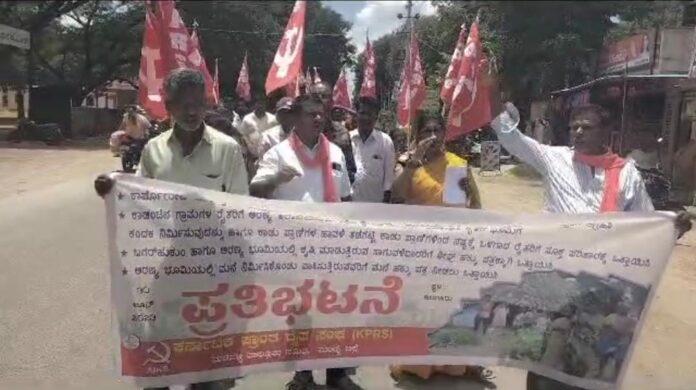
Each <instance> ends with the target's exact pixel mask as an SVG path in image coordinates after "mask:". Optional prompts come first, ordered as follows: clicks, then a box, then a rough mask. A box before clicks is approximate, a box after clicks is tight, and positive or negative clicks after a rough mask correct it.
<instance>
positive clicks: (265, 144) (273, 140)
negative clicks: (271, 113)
mask: <svg viewBox="0 0 696 390" xmlns="http://www.w3.org/2000/svg"><path fill="white" fill-rule="evenodd" d="M289 134H290V132H287V133H286V132H285V131H284V130H283V126H281V125H278V126H273V127H271V128H270V129H268V130H266V131H264V133H263V134H262V136H261V147H260V148H259V156H263V155H264V153H266V152H267V151H268V150H269V149H271V148H272V147H274V146H276V145H278V144H279V143H281V142H283V141H285V139H286V138H288V135H289Z"/></svg>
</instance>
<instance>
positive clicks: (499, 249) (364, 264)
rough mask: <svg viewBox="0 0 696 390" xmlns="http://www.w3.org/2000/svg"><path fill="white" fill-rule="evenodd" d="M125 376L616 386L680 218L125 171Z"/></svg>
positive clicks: (118, 309)
mask: <svg viewBox="0 0 696 390" xmlns="http://www.w3.org/2000/svg"><path fill="white" fill-rule="evenodd" d="M114 178H115V180H116V182H115V186H114V189H113V190H112V191H111V193H110V195H109V196H108V197H107V223H108V227H109V248H110V257H111V284H112V303H113V306H114V313H115V315H116V319H117V321H115V322H114V326H115V332H114V334H115V336H116V337H117V343H118V344H117V345H118V348H117V350H116V351H115V352H116V354H117V361H118V371H119V373H120V374H121V375H123V376H124V377H126V378H129V379H130V380H132V381H133V382H135V383H136V384H138V385H139V386H146V387H149V386H163V385H169V384H181V383H193V382H200V381H206V380H213V379H220V378H230V377H236V376H239V375H244V374H246V373H251V372H259V371H270V370H286V371H289V370H295V369H313V368H322V367H348V366H355V365H365V364H390V363H395V362H399V363H418V364H503V365H509V366H514V367H520V368H525V369H529V370H532V371H535V372H538V373H541V374H543V375H547V376H551V377H553V378H556V379H558V380H562V381H565V382H567V383H570V384H574V385H577V386H584V387H587V388H596V389H604V388H614V387H616V385H617V383H619V382H620V376H621V372H622V368H623V367H625V365H626V361H627V360H628V358H629V356H630V351H631V347H632V344H633V341H634V340H635V338H636V336H637V334H638V333H639V329H640V323H641V321H640V320H641V318H642V316H643V315H644V314H645V311H646V310H645V309H646V306H647V305H648V303H649V300H650V296H651V291H652V290H653V289H654V287H655V286H656V283H657V282H658V281H659V278H660V276H661V274H662V271H663V269H664V267H665V265H666V262H667V260H668V258H669V255H670V253H671V250H672V247H673V245H674V238H675V235H674V227H673V220H672V217H671V216H669V215H666V214H660V213H647V214H615V215H576V216H568V215H533V216H532V215H516V216H513V215H501V214H495V213H488V212H484V211H471V210H464V209H455V208H441V207H416V206H404V205H381V204H364V203H343V204H309V203H300V202H286V201H268V200H263V199H255V198H251V197H244V196H235V195H229V194H224V193H220V192H213V191H207V190H200V189H196V188H193V187H188V186H183V185H177V184H171V183H164V182H159V181H154V180H148V179H143V178H138V177H133V176H129V175H114Z"/></svg>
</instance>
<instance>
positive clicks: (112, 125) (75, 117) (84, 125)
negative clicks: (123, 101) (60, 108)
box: [70, 107, 122, 138]
mask: <svg viewBox="0 0 696 390" xmlns="http://www.w3.org/2000/svg"><path fill="white" fill-rule="evenodd" d="M70 116H71V121H72V133H73V137H75V138H84V137H93V136H97V135H107V134H110V133H112V132H114V131H116V129H118V126H119V125H120V124H121V116H122V114H121V111H120V110H113V109H108V108H94V107H73V108H72V110H71V112H70Z"/></svg>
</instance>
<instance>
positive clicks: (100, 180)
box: [94, 174, 114, 198]
mask: <svg viewBox="0 0 696 390" xmlns="http://www.w3.org/2000/svg"><path fill="white" fill-rule="evenodd" d="M113 186H114V179H112V178H110V177H109V176H108V175H105V174H101V175H99V176H98V177H97V178H96V180H94V190H95V191H97V195H99V196H101V197H102V198H103V197H105V196H106V195H108V194H109V192H111V188H113Z"/></svg>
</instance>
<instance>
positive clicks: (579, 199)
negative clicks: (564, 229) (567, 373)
mask: <svg viewBox="0 0 696 390" xmlns="http://www.w3.org/2000/svg"><path fill="white" fill-rule="evenodd" d="M519 121H520V116H519V112H518V111H517V108H515V106H514V105H512V103H506V104H505V106H504V108H503V111H502V113H501V114H500V115H498V117H496V118H495V119H494V120H493V122H491V127H493V129H494V130H495V132H496V134H497V135H498V139H499V140H500V142H501V144H502V145H503V147H505V149H507V150H508V151H509V152H510V153H511V154H512V155H514V156H515V157H517V158H519V159H520V160H522V161H524V162H525V163H527V164H529V165H531V166H532V167H533V168H534V169H536V170H537V171H538V172H539V173H540V174H541V175H542V177H543V180H544V187H545V206H544V209H545V210H546V211H548V212H552V213H569V214H578V213H598V212H613V211H652V210H653V205H652V202H651V200H650V197H649V195H648V194H647V192H646V190H645V185H644V183H643V179H642V177H641V175H640V173H639V172H638V170H637V169H636V167H635V164H634V163H633V161H632V160H630V159H628V160H624V159H622V158H620V157H619V156H617V155H615V154H613V153H612V152H611V148H610V135H611V125H612V118H611V115H610V113H609V112H608V111H607V110H606V109H604V108H602V107H600V106H597V105H585V106H581V107H577V108H576V109H575V110H574V111H573V112H572V113H571V115H570V131H571V134H570V135H571V142H572V144H573V147H572V148H569V147H566V146H548V145H543V144H540V143H539V142H537V141H536V140H534V139H532V138H530V137H527V136H525V135H523V134H522V133H521V132H520V131H519V129H518V128H517V126H518V124H519ZM675 225H676V227H677V229H678V230H679V233H680V234H683V233H684V232H686V231H687V230H689V229H690V228H691V222H690V221H689V216H688V214H686V213H680V214H679V215H678V216H677V219H676V220H675ZM597 369H598V367H588V371H591V372H594V371H597ZM527 389H529V390H579V389H580V388H578V387H574V386H570V385H566V384H563V383H561V382H558V381H555V380H553V379H550V378H547V377H544V376H541V375H537V374H534V373H531V372H530V373H529V374H528V376H527Z"/></svg>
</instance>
